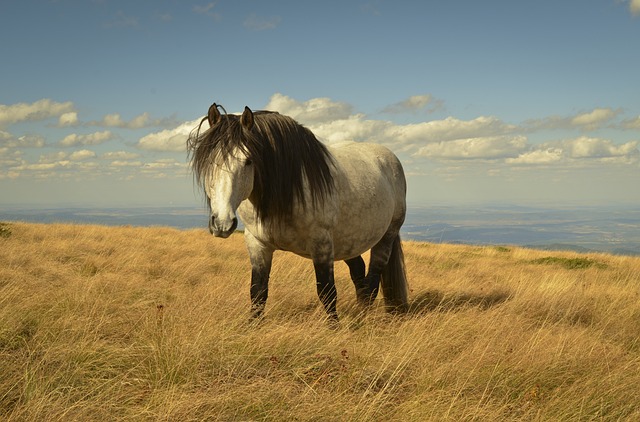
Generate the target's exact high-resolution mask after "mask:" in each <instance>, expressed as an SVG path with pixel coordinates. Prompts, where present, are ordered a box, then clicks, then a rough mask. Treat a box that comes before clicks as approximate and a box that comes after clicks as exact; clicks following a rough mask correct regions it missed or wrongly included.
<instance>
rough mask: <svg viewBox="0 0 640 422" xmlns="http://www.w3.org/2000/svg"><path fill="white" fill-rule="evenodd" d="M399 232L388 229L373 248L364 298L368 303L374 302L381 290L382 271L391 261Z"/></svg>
mask: <svg viewBox="0 0 640 422" xmlns="http://www.w3.org/2000/svg"><path fill="white" fill-rule="evenodd" d="M397 236H398V233H397V232H396V231H388V232H387V233H385V235H384V236H383V237H382V239H380V241H379V242H378V243H376V245H375V246H374V247H373V248H371V259H370V261H369V272H368V273H367V277H366V278H365V282H366V290H365V292H366V293H365V295H364V296H363V299H364V300H365V301H366V303H367V304H369V305H370V304H372V303H373V301H374V300H375V298H376V297H377V296H378V291H379V290H380V279H381V277H382V271H383V270H384V268H385V267H386V266H387V263H388V262H389V257H390V256H391V249H392V247H393V242H394V241H395V239H396V237H397Z"/></svg>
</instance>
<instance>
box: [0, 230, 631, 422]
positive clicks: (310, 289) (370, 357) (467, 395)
mask: <svg viewBox="0 0 640 422" xmlns="http://www.w3.org/2000/svg"><path fill="white" fill-rule="evenodd" d="M404 247H405V255H406V263H407V271H408V276H409V282H410V287H411V294H410V301H411V311H410V312H409V313H408V314H407V315H403V316H391V315H388V314H386V313H385V312H384V307H383V306H382V299H381V298H379V299H378V301H377V303H376V305H375V306H374V308H373V309H371V310H369V311H368V312H363V311H362V310H361V309H360V308H359V307H358V306H357V304H356V301H355V292H354V288H353V286H352V284H351V281H350V279H349V277H348V271H347V266H346V265H345V264H344V263H340V262H339V263H336V278H337V281H336V282H337V286H338V294H339V297H338V312H339V314H340V317H341V324H340V327H339V328H337V329H331V328H330V327H329V325H328V324H327V323H326V321H324V320H323V317H324V315H323V314H324V313H323V311H322V310H321V306H320V304H319V301H318V298H317V296H316V292H315V283H314V279H313V268H312V265H311V263H310V262H309V261H306V260H304V259H301V258H298V257H296V256H294V255H291V254H287V253H276V258H275V262H274V269H273V272H272V277H271V285H270V287H271V289H270V297H269V301H268V303H267V311H266V315H265V319H264V320H263V321H262V322H261V323H253V324H252V323H249V321H248V314H249V275H250V268H249V262H248V258H247V254H246V251H245V248H244V243H243V239H242V234H235V235H233V236H232V237H231V238H230V239H227V240H221V239H215V238H213V237H212V236H210V235H209V234H208V232H206V230H204V229H202V230H190V231H179V230H174V229H170V228H163V227H152V228H135V227H103V226H96V225H66V224H46V225H45V224H27V223H19V222H13V223H4V224H0V420H3V421H85V420H86V421H91V420H95V421H114V420H142V421H146V420H148V421H202V420H220V421H263V420H266V421H290V420H291V421H294V420H298V421H314V420H317V421H334V420H335V421H376V420H380V421H382V420H384V421H447V420H453V421H471V420H477V421H496V420H504V421H509V420H522V421H532V420H540V421H590V420H598V421H600V420H602V421H614V420H616V421H617V420H623V421H637V420H640V397H639V394H640V258H632V257H621V256H610V255H604V254H589V255H578V254H575V253H569V252H545V251H534V250H527V249H521V248H515V247H513V248H512V247H503V246H495V247H492V246H487V247H477V246H459V245H455V246H454V245H444V244H438V245H435V244H426V243H416V242H405V243H404Z"/></svg>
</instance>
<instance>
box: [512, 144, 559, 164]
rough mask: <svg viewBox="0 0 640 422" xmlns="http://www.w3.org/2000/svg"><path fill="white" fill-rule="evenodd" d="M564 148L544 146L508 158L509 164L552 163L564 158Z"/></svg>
mask: <svg viewBox="0 0 640 422" xmlns="http://www.w3.org/2000/svg"><path fill="white" fill-rule="evenodd" d="M562 153H563V151H562V149H560V148H544V149H538V150H534V151H529V152H525V153H523V154H520V155H519V156H518V157H516V158H507V159H506V163H507V164H551V163H555V162H558V161H560V160H562Z"/></svg>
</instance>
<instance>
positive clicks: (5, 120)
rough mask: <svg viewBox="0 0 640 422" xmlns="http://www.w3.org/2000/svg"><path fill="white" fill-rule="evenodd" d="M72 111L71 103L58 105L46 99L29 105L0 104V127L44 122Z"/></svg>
mask: <svg viewBox="0 0 640 422" xmlns="http://www.w3.org/2000/svg"><path fill="white" fill-rule="evenodd" d="M73 111H74V106H73V103H72V102H70V101H68V102H64V103H59V102H56V101H53V100H50V99H48V98H44V99H42V100H38V101H36V102H33V103H31V104H29V103H18V104H12V105H5V104H0V127H2V126H5V125H10V124H13V123H18V122H23V121H36V120H45V119H49V118H51V117H56V116H61V115H63V114H65V113H69V112H73Z"/></svg>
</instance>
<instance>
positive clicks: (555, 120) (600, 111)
mask: <svg viewBox="0 0 640 422" xmlns="http://www.w3.org/2000/svg"><path fill="white" fill-rule="evenodd" d="M620 113H622V110H620V109H617V110H614V109H611V108H595V109H593V110H591V111H588V112H584V113H579V114H576V115H574V116H569V117H561V116H549V117H545V118H543V119H532V120H528V121H526V122H524V124H523V129H526V130H527V131H529V132H532V131H538V130H545V129H576V128H577V129H582V130H588V131H594V130H597V129H600V128H602V127H603V126H604V125H605V124H607V123H609V122H611V121H612V120H613V119H614V118H615V117H616V116H618V115H619V114H620Z"/></svg>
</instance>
